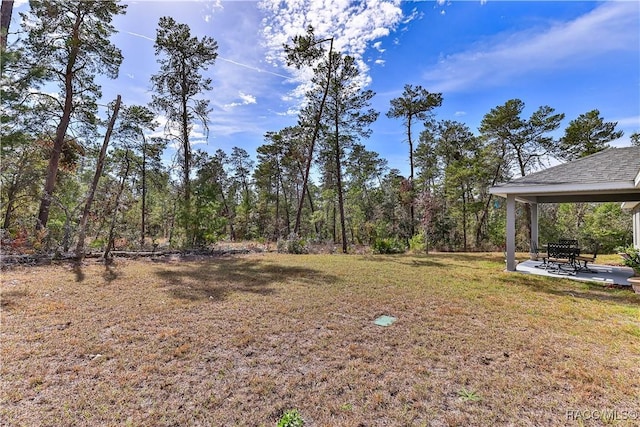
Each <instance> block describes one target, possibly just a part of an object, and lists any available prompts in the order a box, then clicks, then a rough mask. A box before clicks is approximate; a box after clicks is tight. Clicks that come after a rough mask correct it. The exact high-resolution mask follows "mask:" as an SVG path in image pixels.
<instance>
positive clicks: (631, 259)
mask: <svg viewBox="0 0 640 427" xmlns="http://www.w3.org/2000/svg"><path fill="white" fill-rule="evenodd" d="M619 253H620V255H622V262H623V263H624V265H626V266H627V267H631V268H633V271H635V272H636V273H638V274H640V249H638V248H635V247H633V246H628V247H626V248H620V249H619Z"/></svg>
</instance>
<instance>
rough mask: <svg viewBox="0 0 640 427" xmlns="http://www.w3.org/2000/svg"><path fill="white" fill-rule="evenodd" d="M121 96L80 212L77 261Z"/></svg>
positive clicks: (81, 251)
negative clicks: (85, 200)
mask: <svg viewBox="0 0 640 427" xmlns="http://www.w3.org/2000/svg"><path fill="white" fill-rule="evenodd" d="M121 101H122V98H121V97H120V95H118V97H117V98H116V103H115V106H114V108H113V114H112V115H111V119H110V120H109V126H108V127H107V132H106V133H105V135H104V141H103V142H102V147H101V149H100V154H99V155H98V162H97V164H96V172H95V174H94V175H93V181H92V182H91V188H90V189H89V194H88V195H87V202H86V203H85V205H84V211H83V212H82V219H81V220H80V227H79V231H78V244H77V245H76V259H77V260H78V261H82V259H83V258H84V241H85V237H86V235H87V221H88V219H89V212H91V205H92V204H93V198H94V197H95V194H96V189H97V188H98V182H99V181H100V176H102V170H103V169H104V159H105V157H106V155H107V147H108V146H109V140H110V139H111V133H112V132H113V127H114V125H115V123H116V118H117V117H118V111H119V110H120V103H121Z"/></svg>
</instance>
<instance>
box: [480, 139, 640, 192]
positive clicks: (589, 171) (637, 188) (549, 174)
mask: <svg viewBox="0 0 640 427" xmlns="http://www.w3.org/2000/svg"><path fill="white" fill-rule="evenodd" d="M489 192H490V193H491V194H495V195H498V196H500V197H507V195H508V194H512V195H515V196H516V198H517V200H520V201H524V202H531V203H564V202H604V201H609V202H634V203H635V204H637V203H640V147H624V148H608V149H606V150H604V151H600V152H599V153H596V154H592V155H590V156H587V157H583V158H581V159H577V160H574V161H571V162H567V163H563V164H561V165H557V166H553V167H550V168H548V169H545V170H542V171H539V172H535V173H532V174H531V175H527V176H524V177H522V178H518V179H514V180H513V181H509V182H505V183H502V184H498V185H496V186H494V187H491V188H490V189H489Z"/></svg>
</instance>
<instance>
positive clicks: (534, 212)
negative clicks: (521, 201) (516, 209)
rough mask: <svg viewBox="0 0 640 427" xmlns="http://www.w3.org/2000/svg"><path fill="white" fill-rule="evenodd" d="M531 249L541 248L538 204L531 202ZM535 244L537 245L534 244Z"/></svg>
mask: <svg viewBox="0 0 640 427" xmlns="http://www.w3.org/2000/svg"><path fill="white" fill-rule="evenodd" d="M530 207H531V249H533V248H536V250H537V249H538V248H540V245H539V242H538V204H537V203H531V204H530ZM534 245H535V246H534Z"/></svg>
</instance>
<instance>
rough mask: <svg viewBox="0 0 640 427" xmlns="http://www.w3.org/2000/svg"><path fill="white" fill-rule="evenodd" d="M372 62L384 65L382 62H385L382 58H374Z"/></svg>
mask: <svg viewBox="0 0 640 427" xmlns="http://www.w3.org/2000/svg"><path fill="white" fill-rule="evenodd" d="M374 63H375V64H376V65H384V64H385V60H384V59H376V60H375V61H374Z"/></svg>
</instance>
